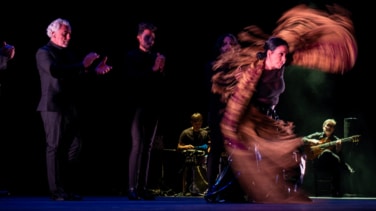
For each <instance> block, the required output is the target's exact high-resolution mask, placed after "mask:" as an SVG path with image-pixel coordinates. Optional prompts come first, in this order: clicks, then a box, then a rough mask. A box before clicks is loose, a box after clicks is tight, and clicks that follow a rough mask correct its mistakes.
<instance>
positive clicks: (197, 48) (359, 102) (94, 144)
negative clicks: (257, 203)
mask: <svg viewBox="0 0 376 211" xmlns="http://www.w3.org/2000/svg"><path fill="white" fill-rule="evenodd" d="M302 2H308V1H297V0H295V1H293V0H288V1H287V0H286V1H282V0H279V1H259V2H257V1H229V2H225V3H219V2H216V3H215V4H213V3H209V2H208V3H205V4H204V2H200V3H194V2H192V1H174V2H169V3H167V2H163V1H152V2H148V1H140V2H138V1H135V2H132V1H126V2H116V3H115V2H111V1H100V2H97V3H94V2H87V3H80V5H78V3H79V2H74V3H69V2H67V1H64V2H59V3H57V2H56V3H55V2H50V3H48V4H41V3H40V4H38V3H37V2H32V3H31V2H27V3H24V2H22V3H21V1H20V2H17V1H12V2H7V3H2V5H1V8H2V9H1V12H0V18H1V23H0V24H1V25H0V29H1V30H0V36H1V37H2V38H3V39H4V40H6V41H7V42H8V43H10V44H13V45H15V46H16V57H15V59H14V60H13V61H12V62H11V64H10V68H9V70H8V71H7V72H6V73H2V78H1V80H2V101H3V102H2V109H1V118H0V119H1V135H0V138H1V139H0V141H1V145H2V146H1V147H2V149H1V152H2V155H1V161H0V162H1V163H4V166H5V167H4V168H3V167H1V168H0V171H1V175H3V176H4V177H6V178H7V179H6V184H7V186H8V188H9V189H10V190H11V191H12V192H13V193H14V194H45V193H47V190H48V188H47V182H46V176H45V174H46V173H45V163H44V162H45V161H44V137H43V128H42V123H41V119H40V117H39V114H38V113H37V112H36V111H35V109H36V105H37V102H38V100H39V93H40V87H39V76H38V71H37V69H36V65H35V53H36V51H37V49H38V48H39V47H40V46H42V45H44V44H45V43H46V42H47V41H48V37H47V35H46V27H47V25H48V24H49V23H50V22H51V21H52V20H54V19H56V18H58V17H62V18H66V19H68V20H70V22H71V25H72V31H73V34H72V36H73V37H72V40H71V43H70V45H71V46H75V47H77V48H79V49H80V50H81V51H82V52H89V51H96V52H98V53H100V54H101V55H103V56H104V55H107V56H108V57H109V61H108V63H109V64H111V65H113V70H112V72H110V73H109V74H108V75H105V76H101V77H99V78H97V79H95V80H92V81H89V82H88V83H87V84H85V87H86V89H85V95H83V100H84V102H85V103H84V106H85V108H86V110H85V112H84V115H85V122H84V123H85V124H84V138H85V143H84V148H83V154H82V161H83V162H84V165H83V166H84V169H83V170H84V171H85V184H84V186H85V190H84V191H85V192H86V194H101V195H103V194H121V193H122V191H123V190H125V188H126V185H127V168H128V165H127V162H128V151H129V144H130V138H129V116H128V115H127V97H126V96H125V95H124V94H123V93H124V91H129V92H131V91H132V90H119V87H120V84H119V81H118V77H117V74H118V73H119V72H120V71H121V70H120V69H119V68H118V67H119V64H120V63H121V60H122V55H123V53H124V52H125V51H126V50H128V49H130V48H132V47H134V46H135V45H136V44H137V41H136V30H137V28H136V27H137V23H138V22H140V21H151V22H153V23H155V24H156V25H157V26H158V28H159V29H158V32H157V41H156V48H158V49H159V50H160V51H161V52H163V53H164V54H165V55H166V57H167V64H168V66H167V76H168V81H167V84H166V88H167V91H166V96H167V98H166V99H161V102H163V103H165V109H164V110H163V114H164V115H163V118H162V120H161V122H160V125H161V131H160V142H159V144H156V146H155V150H154V153H155V154H154V155H155V156H154V158H153V172H154V173H153V178H152V179H153V181H154V183H155V184H156V185H159V184H161V183H163V184H166V185H167V186H172V188H177V189H179V187H178V186H179V185H178V181H179V179H177V177H178V175H177V172H178V170H179V168H180V167H179V164H180V163H179V162H178V161H177V160H178V159H177V158H178V157H179V156H178V155H176V154H175V153H174V152H170V151H166V150H163V149H174V148H175V147H176V145H177V140H178V136H179V134H180V132H181V131H182V130H183V129H185V128H186V127H189V126H190V123H189V117H190V115H191V114H192V113H193V112H202V113H203V114H204V115H205V117H206V112H207V95H206V92H205V83H206V82H205V77H204V67H205V64H206V62H208V61H209V60H210V59H211V54H212V50H213V46H214V43H215V39H216V38H217V37H218V36H219V35H220V34H221V33H223V32H232V33H235V34H236V33H237V32H239V31H240V30H241V29H242V28H243V27H245V26H248V25H252V24H256V25H259V26H260V27H261V28H263V29H264V30H265V32H268V33H271V31H272V30H273V29H274V28H275V24H276V21H277V20H278V18H279V17H280V16H281V15H282V13H283V12H284V11H286V10H287V9H289V8H291V7H293V6H295V5H297V4H298V3H302ZM314 2H315V3H316V4H317V5H321V4H324V3H328V2H329V3H330V2H335V1H325V0H322V1H314ZM336 2H338V3H340V4H341V5H343V6H344V7H346V8H348V9H349V10H350V11H351V12H352V16H353V20H354V24H355V30H356V36H357V40H358V43H359V56H358V61H357V63H356V65H355V67H354V69H353V70H352V71H350V72H348V73H346V74H344V75H328V74H324V73H321V72H315V71H313V70H303V69H297V68H289V70H288V71H286V86H287V87H286V92H285V93H284V94H283V96H282V98H281V102H280V104H279V106H278V108H277V109H278V110H279V113H280V116H281V117H282V118H283V119H286V120H289V121H293V122H294V123H295V124H296V132H297V133H298V134H299V135H306V134H308V133H311V132H314V131H320V130H321V124H322V122H323V120H324V119H326V118H335V119H336V120H337V121H338V128H337V131H336V133H337V135H338V136H340V137H344V136H346V135H352V134H361V135H362V138H361V141H360V142H359V143H358V144H353V143H349V144H346V146H345V149H344V150H345V151H346V157H347V159H348V161H349V163H351V164H352V165H353V167H354V169H355V170H356V171H357V172H356V175H355V176H354V177H353V181H352V182H351V183H352V186H353V187H352V192H355V193H357V194H359V195H364V196H375V195H376V192H375V190H374V187H376V184H375V180H374V179H373V178H374V173H375V172H376V171H375V165H374V163H373V162H375V161H376V158H375V155H374V150H375V144H374V139H375V134H374V128H373V127H374V125H375V124H374V123H373V120H374V118H375V111H374V107H373V105H372V104H371V102H368V101H371V100H372V98H373V97H374V95H375V94H374V80H373V77H372V76H371V73H372V71H373V70H372V69H371V64H370V62H371V61H372V60H370V59H369V58H367V54H366V53H365V52H366V51H367V52H369V51H371V52H372V50H373V48H370V44H374V43H370V42H369V41H368V40H369V39H370V36H369V34H370V33H369V32H370V30H369V29H368V23H370V21H369V20H370V19H369V18H366V17H370V16H371V15H372V14H369V13H368V12H367V11H368V10H369V6H367V5H364V3H361V2H356V1H350V0H349V1H336ZM370 41H371V40H370ZM367 47H369V49H367ZM157 103H158V102H157ZM346 118H351V119H350V121H345V119H346ZM161 161H164V162H165V163H164V166H165V170H164V171H162V170H161V166H160V165H161V164H160V162H161ZM162 174H163V175H162ZM162 177H163V178H164V180H162V181H161V178H162ZM166 181H167V182H166ZM307 183H308V184H309V183H310V181H309V180H308V181H307ZM308 186H309V185H308ZM308 188H310V187H308Z"/></svg>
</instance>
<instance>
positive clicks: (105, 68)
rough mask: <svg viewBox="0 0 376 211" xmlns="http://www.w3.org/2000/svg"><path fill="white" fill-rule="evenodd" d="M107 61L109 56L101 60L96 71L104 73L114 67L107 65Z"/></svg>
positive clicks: (100, 73)
mask: <svg viewBox="0 0 376 211" xmlns="http://www.w3.org/2000/svg"><path fill="white" fill-rule="evenodd" d="M106 62H107V56H105V57H104V58H103V59H102V61H101V62H99V64H98V66H97V67H96V68H95V72H96V73H97V74H99V75H104V74H106V73H108V72H109V71H110V70H111V69H112V66H109V65H107V64H106Z"/></svg>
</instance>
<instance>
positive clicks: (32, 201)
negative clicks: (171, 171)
mask: <svg viewBox="0 0 376 211" xmlns="http://www.w3.org/2000/svg"><path fill="white" fill-rule="evenodd" d="M311 199H312V203H310V204H253V203H224V204H211V203H207V202H206V201H205V200H204V199H203V198H202V197H157V198H156V200H155V201H143V200H140V201H130V200H128V199H127V198H126V197H123V196H115V197H113V196H111V197H110V196H103V197H101V196H87V197H85V198H84V200H82V201H51V200H50V199H49V198H48V197H47V196H46V197H44V196H37V197H35V196H31V197H27V196H22V197H20V196H6V197H0V211H54V210H56V211H75V210H77V211H121V210H124V211H125V210H127V211H132V210H189V211H193V210H195V211H196V210H205V211H221V210H223V211H225V210H226V211H228V210H236V211H242V210H265V211H270V210H273V211H275V210H283V211H287V210H288V211H295V210H302V211H309V210H321V211H322V210H341V211H346V210H376V198H367V197H364V198H363V197H342V198H332V197H311Z"/></svg>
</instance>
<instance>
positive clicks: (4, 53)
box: [0, 41, 15, 196]
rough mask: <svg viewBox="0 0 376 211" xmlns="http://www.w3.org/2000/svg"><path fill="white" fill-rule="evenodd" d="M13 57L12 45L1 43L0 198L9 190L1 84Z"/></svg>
mask: <svg viewBox="0 0 376 211" xmlns="http://www.w3.org/2000/svg"><path fill="white" fill-rule="evenodd" d="M14 55H15V47H14V46H13V45H9V44H7V43H6V42H5V41H3V43H2V45H1V46H0V74H1V75H0V119H1V122H0V128H1V129H0V131H1V132H0V144H1V146H0V149H1V151H0V167H1V168H2V173H1V175H0V196H7V195H9V194H10V193H9V190H8V189H7V184H6V183H7V182H8V180H9V173H8V171H9V164H8V163H7V162H6V158H7V157H8V156H9V142H8V141H7V140H6V139H5V137H7V135H6V134H4V132H5V131H6V129H7V128H6V127H5V125H6V123H5V122H6V120H5V119H6V118H4V116H3V115H5V111H6V108H5V107H6V106H5V105H4V104H5V102H4V101H5V100H4V97H3V96H2V90H1V89H2V82H3V81H4V77H3V76H4V75H5V72H6V70H8V63H9V61H10V60H12V59H13V58H14Z"/></svg>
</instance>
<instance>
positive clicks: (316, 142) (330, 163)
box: [303, 119, 355, 197]
mask: <svg viewBox="0 0 376 211" xmlns="http://www.w3.org/2000/svg"><path fill="white" fill-rule="evenodd" d="M336 124H337V123H336V121H335V120H334V119H326V120H325V121H324V123H323V125H322V129H323V131H322V132H315V133H312V134H310V135H307V136H305V137H303V142H304V147H305V148H304V149H305V154H306V155H307V157H308V159H310V160H312V161H313V168H315V169H316V170H318V171H323V172H328V173H329V174H331V175H332V177H333V181H332V187H333V192H332V195H333V196H334V197H341V196H342V194H343V193H342V192H341V174H342V173H343V172H348V173H350V174H352V173H354V172H355V171H354V170H353V169H352V168H351V166H350V165H349V164H348V163H347V162H345V161H344V159H343V156H342V151H341V148H342V144H343V142H344V139H340V138H338V137H337V136H336V135H334V131H335V127H336ZM346 140H347V139H346ZM323 144H326V146H325V145H323ZM315 146H316V147H315Z"/></svg>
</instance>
